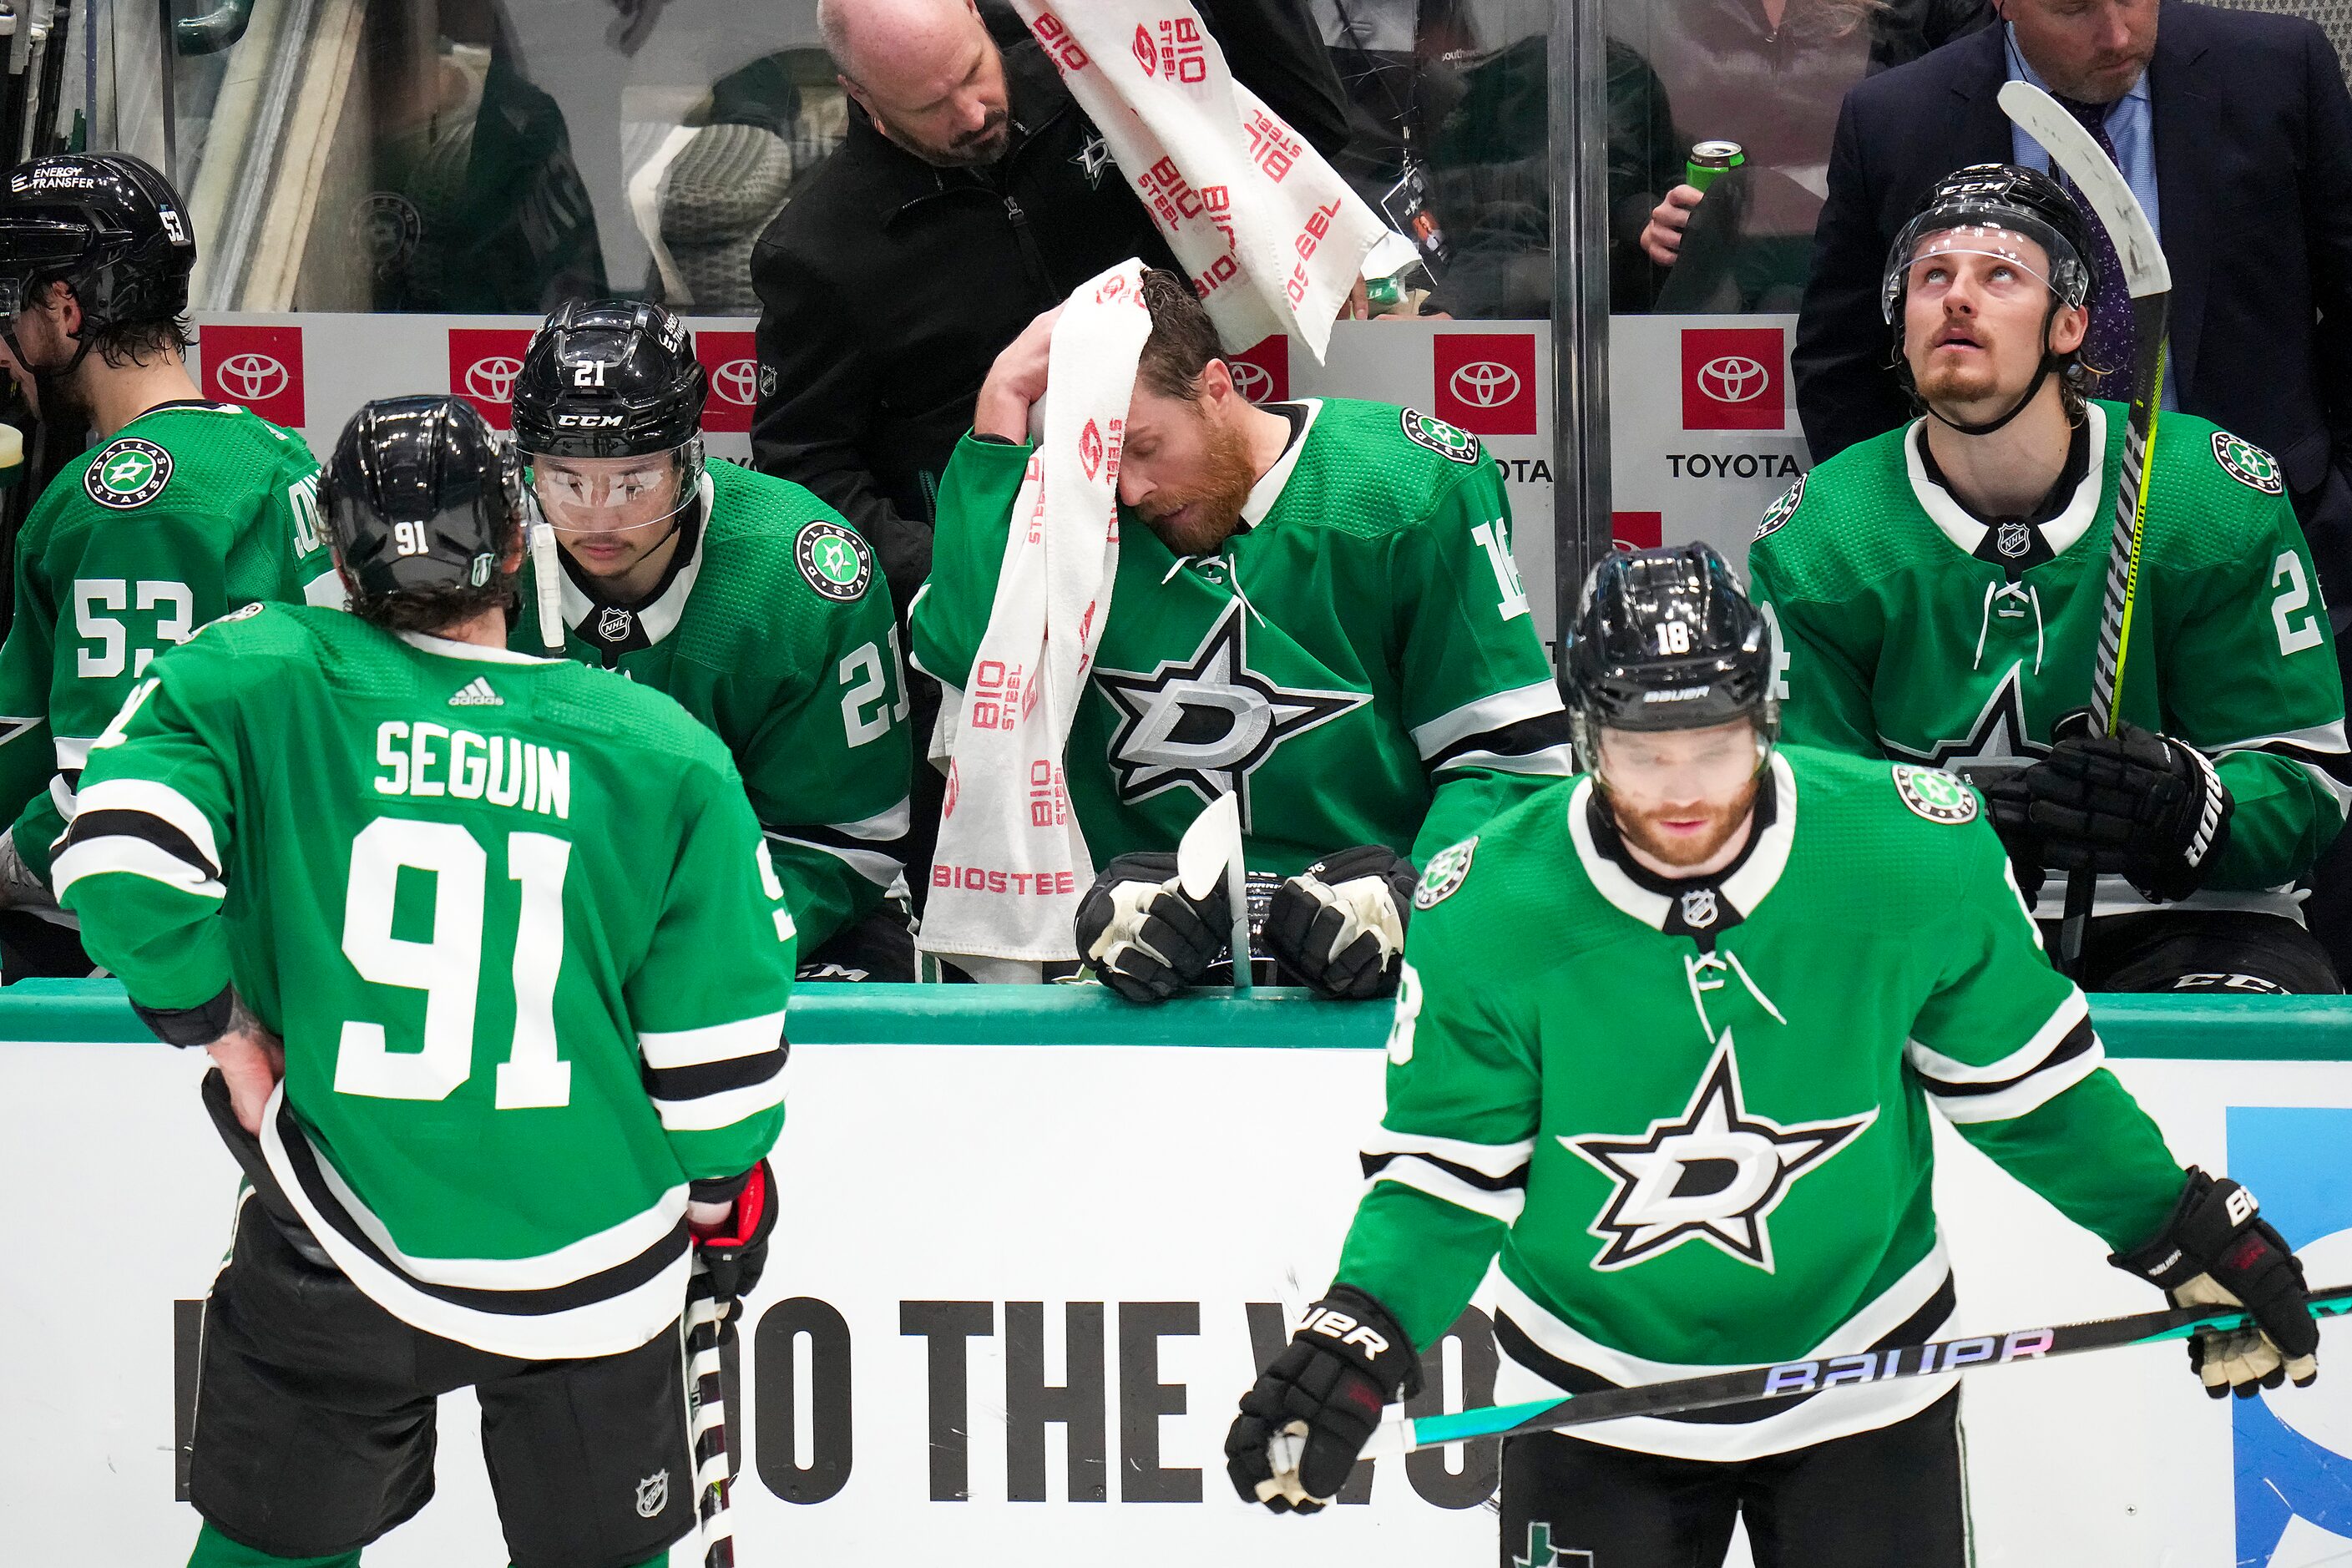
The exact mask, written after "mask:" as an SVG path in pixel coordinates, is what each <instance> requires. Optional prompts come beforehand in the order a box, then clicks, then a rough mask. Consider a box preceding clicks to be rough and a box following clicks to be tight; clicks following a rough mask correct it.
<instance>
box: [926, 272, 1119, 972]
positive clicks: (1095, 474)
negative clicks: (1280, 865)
mask: <svg viewBox="0 0 2352 1568" xmlns="http://www.w3.org/2000/svg"><path fill="white" fill-rule="evenodd" d="M1142 284H1143V263H1141V262H1140V261H1134V260H1129V261H1124V262H1121V263H1120V264H1119V265H1118V266H1117V267H1114V268H1111V269H1110V270H1109V271H1108V272H1105V273H1104V274H1103V275H1102V276H1101V277H1099V278H1096V279H1092V280H1091V281H1089V282H1087V283H1084V284H1081V285H1080V286H1079V287H1078V289H1077V291H1076V293H1074V294H1072V295H1071V296H1070V299H1069V302H1068V304H1067V305H1066V307H1065V309H1064V310H1063V311H1062V317H1061V320H1060V321H1056V322H1055V325H1054V342H1053V347H1052V349H1051V350H1050V351H1049V353H1048V355H1047V359H1046V365H1045V376H1046V384H1047V385H1048V386H1049V387H1050V389H1051V393H1050V395H1049V396H1048V397H1047V398H1046V400H1045V440H1044V441H1043V442H1042V443H1040V445H1039V446H1038V447H1037V449H1036V451H1035V452H1034V453H1033V454H1032V455H1031V457H1030V458H1029V471H1028V473H1027V474H1026V475H1025V476H1024V478H1023V479H1022V481H1021V490H1020V493H1019V495H1018V496H1017V497H1015V499H1014V500H1013V526H1012V527H1011V528H1010V529H1009V530H1008V531H1007V532H1006V534H1005V540H1004V562H1003V567H1002V569H1001V570H1000V571H999V572H998V574H997V578H996V598H995V600H994V602H993V603H992V605H990V607H989V612H988V629H987V630H986V631H985V632H983V633H982V634H981V639H980V652H979V656H978V657H977V658H974V659H973V661H972V668H971V683H970V684H969V685H967V686H966V687H965V689H964V691H963V699H962V701H961V705H960V706H959V708H958V710H957V712H956V718H955V723H954V726H953V729H952V730H951V731H949V732H948V733H947V736H946V739H947V742H948V758H949V761H948V788H947V813H946V815H945V816H943V817H942V818H941V819H940V842H939V850H938V854H937V857H936V858H935V860H934V862H933V864H934V871H933V877H932V883H931V895H930V901H929V904H928V905H927V906H926V907H925V909H924V910H923V929H922V935H921V938H920V939H919V940H920V942H921V945H922V948H923V951H924V952H930V953H937V954H942V955H946V956H950V957H953V958H957V959H959V960H961V961H964V962H963V963H962V967H964V968H965V969H967V970H970V971H971V972H972V973H975V974H976V975H978V976H979V977H980V978H982V979H987V980H1012V979H1016V978H1028V979H1034V978H1035V975H1034V973H1019V972H1017V971H1015V970H1014V969H1013V968H1012V967H1010V965H1008V964H1006V963H996V964H986V963H978V962H974V961H978V960H999V961H1011V963H1014V964H1023V965H1025V964H1034V963H1046V962H1055V961H1068V960H1071V959H1075V958H1076V956H1077V943H1076V936H1075V934H1074V931H1073V929H1072V928H1073V925H1074V922H1075V921H1076V915H1077V909H1078V900H1080V899H1082V898H1084V897H1085V896H1086V891H1087V889H1088V888H1089V887H1091V886H1092V885H1093V883H1094V879H1095V869H1094V861H1093V859H1092V858H1090V857H1089V856H1088V855H1087V839H1086V835H1085V833H1084V832H1082V831H1081V830H1080V829H1079V826H1078V819H1077V817H1076V815H1075V814H1073V813H1072V812H1071V810H1070V797H1069V791H1068V789H1067V788H1066V785H1065V783H1064V780H1063V774H1062V754H1063V752H1064V751H1065V750H1066V748H1067V747H1068V745H1069V740H1070V723H1071V721H1072V720H1074V719H1075V718H1076V716H1077V710H1078V697H1079V694H1080V693H1081V692H1083V691H1084V690H1085V689H1086V683H1087V673H1088V671H1089V670H1090V669H1091V668H1092V666H1093V663H1094V653H1095V645H1096V644H1097V643H1098V642H1100V641H1101V640H1102V629H1103V622H1104V620H1105V619H1106V618H1107V617H1108V615H1109V613H1110V593H1111V581H1112V579H1113V578H1114V577H1115V576H1117V575H1118V464H1119V452H1120V448H1121V447H1123V446H1124V445H1125V444H1126V436H1127V405H1128V403H1129V399H1131V398H1132V397H1133V395H1134V393H1135V364H1136V361H1137V359H1138V358H1139V356H1140V355H1141V354H1142V353H1143V343H1144V340H1145V339H1146V338H1148V337H1150V335H1151V314H1150V311H1149V310H1146V309H1145V308H1144V304H1143V293H1142ZM948 721H949V714H948V713H947V712H946V711H945V710H942V711H941V713H940V722H941V724H942V726H943V727H944V726H945V725H946V724H947V723H948Z"/></svg>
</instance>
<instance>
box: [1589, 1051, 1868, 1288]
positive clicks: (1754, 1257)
mask: <svg viewBox="0 0 2352 1568" xmlns="http://www.w3.org/2000/svg"><path fill="white" fill-rule="evenodd" d="M1877 1120H1878V1110H1877V1108H1876V1107H1875V1106H1874V1107H1872V1108H1871V1109H1870V1110H1868V1111H1866V1112H1864V1114H1862V1115H1860V1116H1849V1117H1845V1118H1843V1119H1841V1120H1838V1121H1804V1122H1798V1123H1795V1124H1793V1125H1790V1126H1786V1127H1783V1126H1782V1125H1780V1123H1779V1122H1777V1121H1770V1120H1769V1119H1768V1118H1765V1117H1761V1116H1750V1115H1749V1114H1748V1110H1747V1108H1746V1106H1745V1105H1744V1104H1743V1103H1742V1101H1741V1098H1740V1092H1739V1061H1738V1058H1737V1057H1736V1056H1735V1055H1734V1054H1733V1051H1732V1045H1731V1031H1730V1030H1728V1029H1726V1030H1725V1031H1724V1032H1723V1038H1722V1040H1721V1041H1720V1042H1719V1043H1718V1044H1717V1047H1716V1051H1715V1056H1714V1058H1713V1059H1712V1060H1710V1061H1709V1062H1708V1063H1707V1068H1706V1072H1705V1073H1704V1074H1703V1075H1701V1077H1700V1079H1699V1084H1698V1089H1697V1090H1696V1092H1695V1093H1694V1094H1693V1095H1692V1096H1691V1100H1690V1103H1689V1104H1688V1105H1687V1106H1685V1108H1684V1110H1683V1113H1682V1115H1680V1116H1679V1117H1676V1118H1675V1119H1674V1120H1672V1121H1653V1122H1651V1123H1650V1130H1649V1131H1648V1132H1647V1133H1645V1134H1643V1136H1641V1137H1639V1138H1612V1137H1607V1136H1597V1135H1589V1136H1586V1137H1582V1138H1570V1137H1565V1136H1563V1137H1562V1138H1561V1139H1560V1142H1562V1143H1564V1144H1566V1145H1567V1146H1568V1148H1569V1149H1570V1152H1573V1153H1575V1154H1576V1155H1578V1156H1579V1157H1580V1158H1581V1159H1582V1160H1584V1161H1585V1162H1586V1163H1588V1164H1590V1165H1591V1166H1592V1167H1593V1168H1594V1169H1595V1170H1597V1171H1599V1172H1600V1173H1601V1174H1602V1175H1604V1176H1607V1177H1608V1178H1609V1179H1610V1180H1611V1181H1612V1182H1614V1183H1615V1184H1616V1187H1615V1190H1613V1191H1612V1193H1611V1194H1609V1202H1608V1205H1607V1206H1605V1207H1604V1208H1602V1210H1601V1217H1600V1218H1599V1219H1596V1220H1594V1221H1593V1222H1592V1224H1591V1226H1587V1227H1586V1228H1588V1229H1589V1230H1590V1231H1591V1233H1592V1234H1593V1235H1594V1236H1597V1237H1600V1238H1601V1240H1603V1241H1605V1242H1607V1243H1608V1245H1607V1246H1606V1247H1602V1248H1601V1252H1600V1255H1599V1256H1598V1257H1596V1258H1593V1260H1592V1267H1593V1268H1632V1267H1633V1265H1634V1264H1637V1263H1645V1262H1647V1261H1649V1260H1650V1259H1651V1258H1656V1257H1659V1256H1661V1255H1662V1254H1664V1253H1668V1252H1671V1251H1673V1250H1674V1249H1675V1247H1680V1246H1682V1245H1683V1243H1685V1242H1686V1241H1704V1242H1706V1243H1707V1244H1708V1245H1709V1246H1712V1247H1716V1248H1717V1249H1718V1250H1720V1251H1722V1252H1723V1253H1725V1254H1727V1256H1729V1257H1732V1258H1738V1259H1739V1261H1741V1262H1742V1263H1752V1264H1754V1265H1755V1266H1756V1267H1757V1268H1761V1269H1762V1270H1764V1272H1766V1273H1767V1274H1769V1273H1771V1272H1772V1236H1771V1233H1770V1232H1769V1230H1767V1229H1766V1228H1765V1224H1764V1221H1765V1217H1766V1216H1767V1215H1769V1214H1771V1212H1772V1211H1773V1209H1775V1208H1776V1207H1778V1206H1779V1205H1780V1200H1781V1199H1782V1198H1784V1197H1786V1196H1788V1195H1789V1189H1790V1187H1791V1186H1792V1185H1794V1184H1795V1183H1796V1180H1797V1178H1798V1177H1800V1176H1802V1175H1804V1174H1806V1173H1809V1172H1811V1171H1816V1170H1819V1169H1820V1168H1821V1167H1822V1164H1823V1163H1826V1162H1827V1161H1828V1160H1829V1159H1830V1157H1831V1156H1832V1155H1833V1154H1835V1153H1836V1152H1838V1151H1839V1150H1841V1149H1843V1148H1844V1147H1845V1146H1846V1145H1847V1144H1848V1143H1851V1142H1853V1140H1854V1139H1855V1138H1856V1137H1858V1136H1860V1134H1861V1133H1862V1131H1863V1130H1864V1128H1866V1127H1868V1126H1869V1125H1870V1124H1871V1123H1872V1122H1874V1121H1877Z"/></svg>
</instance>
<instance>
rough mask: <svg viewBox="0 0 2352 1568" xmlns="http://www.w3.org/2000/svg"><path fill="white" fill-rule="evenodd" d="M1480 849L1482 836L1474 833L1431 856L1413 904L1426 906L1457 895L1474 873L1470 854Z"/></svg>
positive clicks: (1423, 870)
mask: <svg viewBox="0 0 2352 1568" xmlns="http://www.w3.org/2000/svg"><path fill="white" fill-rule="evenodd" d="M1477 852H1478V836H1477V835H1476V834H1475V833H1474V834H1472V835H1471V836H1470V837H1467V838H1465V839H1464V840H1463V841H1462V842H1461V843H1459V844H1449V845H1447V846H1446V847H1444V848H1443V849H1441V850H1439V851H1438V852H1437V853H1436V854H1434V855H1432V856H1431V857H1430V858H1429V864H1428V865H1426V866H1424V867H1423V868H1422V871H1421V880H1420V881H1419V882H1417V883H1415V884H1414V886H1413V889H1412V907H1413V908H1414V909H1417V910H1425V909H1427V908H1429V907H1430V906H1431V905H1432V904H1436V903H1442V902H1444V900H1446V899H1449V898H1451V897H1453V896H1454V889H1456V888H1459V887H1460V886H1461V885H1462V881H1463V879H1464V878H1465V877H1467V876H1469V875H1470V857H1471V856H1473V855H1475V854H1476V853H1477Z"/></svg>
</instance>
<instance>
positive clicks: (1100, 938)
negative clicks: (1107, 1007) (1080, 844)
mask: <svg viewBox="0 0 2352 1568" xmlns="http://www.w3.org/2000/svg"><path fill="white" fill-rule="evenodd" d="M1231 908H1232V906H1231V905H1230V904H1228V903H1227V902H1226V900H1225V890H1224V885H1223V882H1222V881H1221V882H1219V884H1218V885H1217V887H1216V889H1214V890H1213V891H1212V892H1211V893H1210V894H1209V896H1208V897H1206V898H1204V899H1202V900H1198V901H1195V900H1192V899H1188V898H1186V897H1185V896H1184V890H1183V889H1182V887H1181V886H1180V885H1179V884H1178V882H1177V880H1176V857H1175V856H1173V855H1160V854H1139V855H1121V856H1119V857H1118V858H1116V859H1114V860H1113V861H1111V863H1110V864H1109V865H1108V866H1106V867H1104V868H1103V869H1102V874H1101V875H1100V876H1098V877H1097V878H1096V879H1095V885H1094V886H1093V887H1091V888H1089V889H1087V896H1086V897H1085V898H1084V899H1082V900H1079V902H1078V915H1077V944H1078V952H1079V954H1080V955H1081V957H1082V958H1083V959H1084V961H1085V963H1086V966H1087V968H1088V969H1091V970H1093V971H1094V972H1095V973H1097V975H1099V976H1101V978H1102V983H1103V984H1106V985H1108V986H1109V987H1110V988H1111V989H1112V990H1113V991H1116V992H1118V994H1120V995H1121V996H1124V997H1126V998H1127V999H1128V1000H1129V1001H1130V1002H1164V1001H1166V1000H1167V999H1168V998H1169V997H1171V996H1172V995H1174V994H1176V993H1177V992H1178V991H1179V990H1181V989H1182V988H1183V987H1184V986H1187V985H1190V984H1193V983H1195V982H1196V981H1198V980H1199V979H1200V978H1201V975H1202V973H1203V972H1204V971H1205V970H1207V968H1208V967H1209V964H1210V963H1211V961H1212V960H1213V959H1214V958H1215V957H1216V956H1217V954H1218V953H1220V952H1223V951H1224V949H1225V944H1226V942H1227V941H1228V935H1229V931H1228V928H1229V927H1230V926H1231V925H1232V922H1233V917H1232V914H1231V913H1230V910H1231Z"/></svg>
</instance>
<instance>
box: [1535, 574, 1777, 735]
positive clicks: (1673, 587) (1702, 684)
mask: <svg viewBox="0 0 2352 1568" xmlns="http://www.w3.org/2000/svg"><path fill="white" fill-rule="evenodd" d="M1567 662H1568V684H1569V691H1570V719H1571V721H1572V722H1573V724H1574V726H1575V730H1576V745H1577V752H1578V754H1579V755H1580V758H1581V759H1582V760H1583V761H1584V763H1585V765H1586V766H1588V767H1590V766H1591V765H1592V764H1593V762H1594V760H1595V759H1596V758H1597V757H1598V756H1599V755H1600V752H1599V749H1598V742H1599V740H1600V731H1601V730H1602V729H1603V728H1607V729H1612V730H1637V731H1638V730H1646V731H1657V730H1698V729H1704V728H1706V726H1708V725H1710V724H1721V723H1725V722H1727V721H1730V720H1733V719H1742V718H1745V719H1752V720H1754V721H1755V723H1756V728H1757V731H1758V733H1759V735H1760V736H1761V737H1762V738H1763V739H1764V740H1765V741H1767V742H1769V741H1770V740H1772V739H1773V738H1774V737H1775V736H1776V735H1777V734H1778V733H1779V732H1780V705H1779V704H1778V703H1776V702H1775V701H1774V700H1772V631H1771V626H1770V625H1769V623H1768V622H1767V621H1766V620H1765V619H1764V616H1762V615H1761V614H1760V613H1759V611H1758V610H1757V608H1756V606H1755V605H1753V604H1751V603H1749V602H1748V595H1746V594H1744V593H1742V592H1741V591H1740V587H1739V582H1738V579H1737V578H1735V577H1734V576H1733V575H1732V574H1731V568H1730V567H1729V566H1727V565H1726V564H1725V563H1724V560H1723V557H1722V556H1720V555H1718V554H1717V553H1716V552H1715V551H1714V549H1713V548H1712V547H1711V546H1708V545H1706V544H1696V543H1694V544H1677V545H1671V546H1668V547H1666V548H1664V549H1661V550H1636V551H1617V552H1612V553H1611V554H1610V555H1608V556H1606V557H1604V558H1603V559H1602V561H1601V564H1599V565H1598V566H1595V567H1594V568H1593V569H1592V574H1591V576H1590V577H1588V578H1586V579H1585V583H1584V597H1583V600H1582V602H1581V603H1580V605H1579V607H1578V610H1577V616H1576V625H1575V626H1574V627H1573V628H1571V629H1570V634H1569V644H1568V660H1567Z"/></svg>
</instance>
